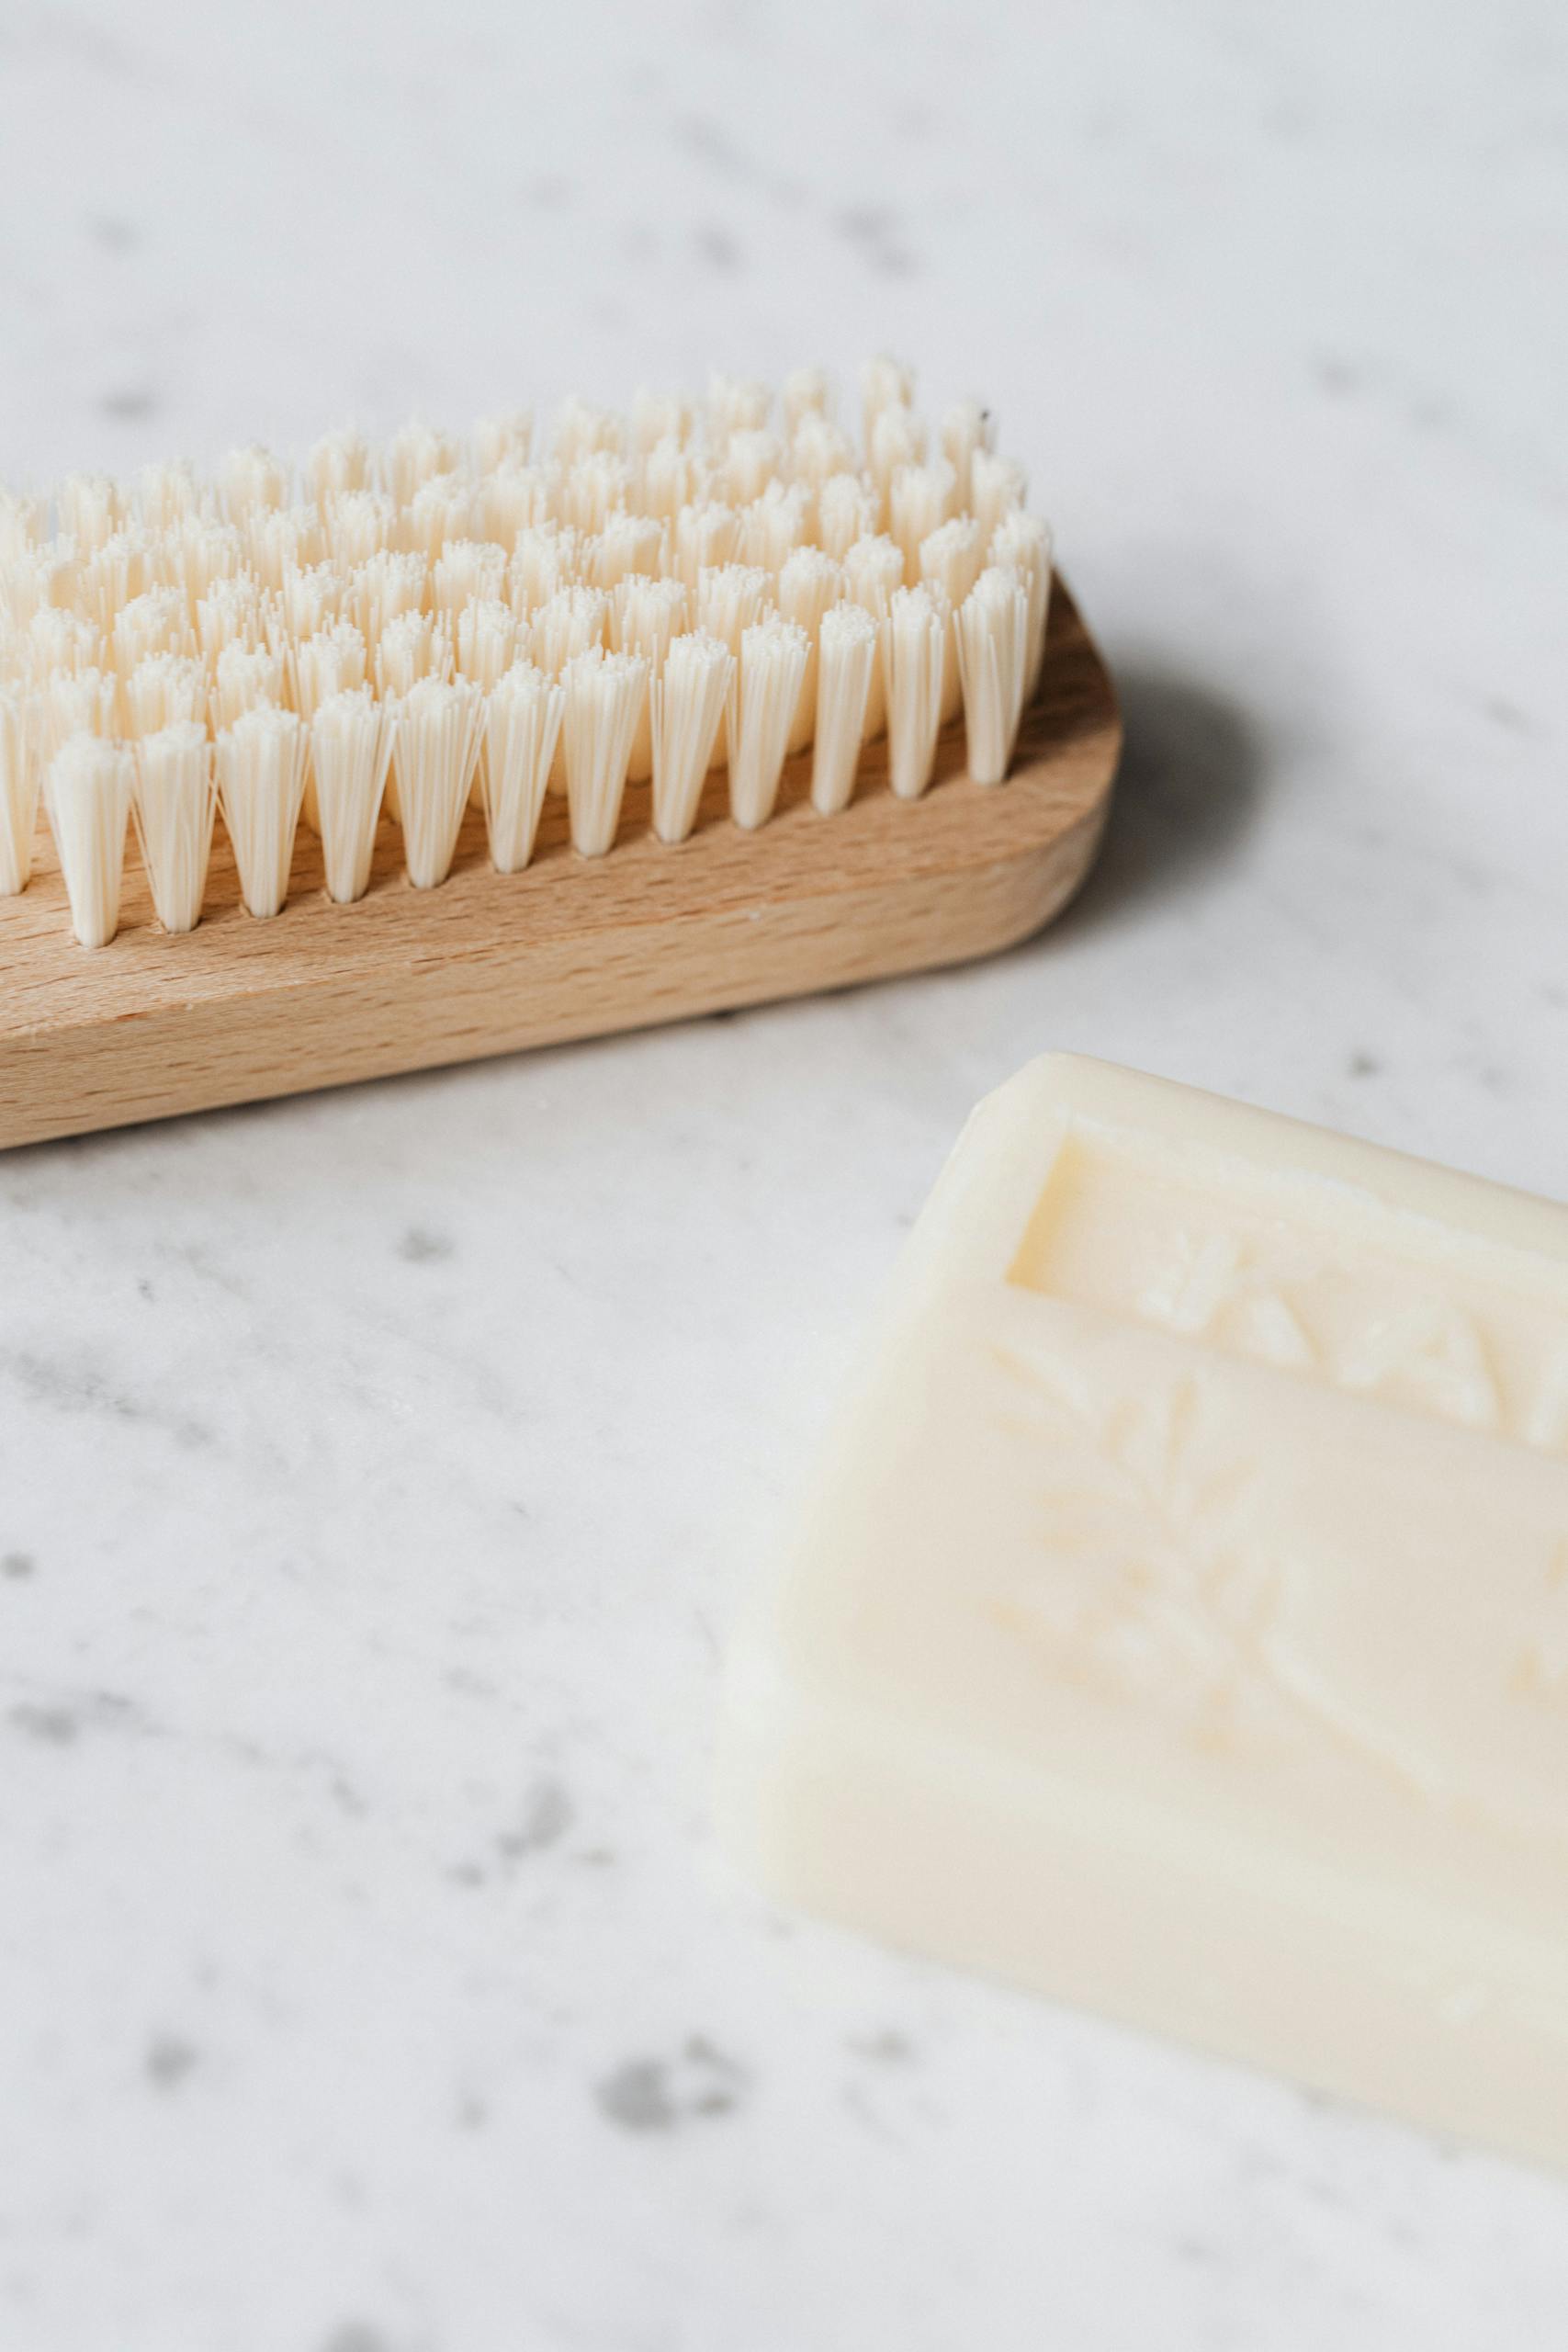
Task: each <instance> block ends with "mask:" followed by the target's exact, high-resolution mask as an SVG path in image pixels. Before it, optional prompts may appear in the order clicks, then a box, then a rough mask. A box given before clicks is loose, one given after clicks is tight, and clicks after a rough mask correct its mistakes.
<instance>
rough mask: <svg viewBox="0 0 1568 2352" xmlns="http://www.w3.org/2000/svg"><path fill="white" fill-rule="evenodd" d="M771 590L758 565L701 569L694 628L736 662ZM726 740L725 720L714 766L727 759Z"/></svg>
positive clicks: (769, 575) (770, 582)
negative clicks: (748, 631) (716, 641)
mask: <svg viewBox="0 0 1568 2352" xmlns="http://www.w3.org/2000/svg"><path fill="white" fill-rule="evenodd" d="M772 593H773V574H772V573H771V572H768V571H763V570H762V569H761V566H760V565H759V564H747V563H720V564H715V565H713V566H711V567H709V568H705V570H703V571H699V572H698V574H697V595H696V616H697V627H698V628H701V629H705V630H706V631H707V633H708V635H709V636H710V637H716V638H717V639H718V641H719V643H720V644H721V645H724V646H728V649H729V650H730V652H731V653H733V654H734V656H735V658H736V661H737V662H739V659H740V640H741V639H742V638H743V637H744V636H745V634H746V631H747V630H748V629H749V628H751V626H752V625H753V623H754V622H756V621H757V620H759V619H760V618H761V615H762V611H763V608H764V607H765V606H766V605H767V604H768V601H769V599H770V597H771V595H772ZM728 739H729V725H728V718H727V719H726V721H725V723H724V725H723V726H722V727H721V728H720V729H719V730H718V741H717V743H716V746H715V749H714V761H715V764H716V765H721V764H722V763H723V762H724V761H725V760H726V759H727V758H728Z"/></svg>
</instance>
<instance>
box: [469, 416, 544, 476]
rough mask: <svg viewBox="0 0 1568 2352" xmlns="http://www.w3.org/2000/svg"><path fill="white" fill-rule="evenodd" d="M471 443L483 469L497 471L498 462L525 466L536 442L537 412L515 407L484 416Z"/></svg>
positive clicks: (486, 471)
mask: <svg viewBox="0 0 1568 2352" xmlns="http://www.w3.org/2000/svg"><path fill="white" fill-rule="evenodd" d="M468 443H469V447H471V449H472V451H473V457H474V463H475V465H476V466H477V467H478V468H479V471H480V473H484V474H489V473H494V471H495V470H496V469H497V467H499V466H525V465H526V464H527V462H528V453H529V451H530V450H531V449H532V447H533V446H534V412H533V410H532V409H531V408H513V409H507V410H506V411H504V413H502V414H500V415H497V416H481V417H480V418H479V422H478V424H476V425H475V426H474V429H473V431H472V432H471V433H470V434H469V435H468Z"/></svg>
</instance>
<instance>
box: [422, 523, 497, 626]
mask: <svg viewBox="0 0 1568 2352" xmlns="http://www.w3.org/2000/svg"><path fill="white" fill-rule="evenodd" d="M505 587H506V549H505V548H503V547H502V545H501V544H500V542H499V541H498V540H494V539H453V540H450V541H449V542H448V544H447V546H446V548H444V549H443V550H442V553H441V554H440V555H439V556H438V557H437V558H436V560H435V561H434V564H432V566H431V570H430V593H431V597H432V600H433V602H434V605H435V609H436V611H437V612H438V613H446V615H447V616H448V617H449V618H450V619H452V620H453V621H456V619H457V615H458V614H459V613H460V612H461V611H462V609H463V607H464V605H467V604H468V603H470V602H471V601H472V600H473V599H474V598H475V597H490V596H499V595H501V594H503V592H504V590H505Z"/></svg>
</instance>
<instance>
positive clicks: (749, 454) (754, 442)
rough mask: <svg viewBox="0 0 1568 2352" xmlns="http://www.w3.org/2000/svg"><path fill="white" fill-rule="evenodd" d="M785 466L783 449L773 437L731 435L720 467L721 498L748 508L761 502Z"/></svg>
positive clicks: (754, 433) (748, 432)
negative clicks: (724, 497)
mask: <svg viewBox="0 0 1568 2352" xmlns="http://www.w3.org/2000/svg"><path fill="white" fill-rule="evenodd" d="M783 464H784V445H783V443H782V442H781V441H780V440H779V437H778V435H777V434H776V433H764V432H761V431H758V432H752V431H750V430H748V431H746V432H742V433H732V434H731V435H730V436H729V444H728V448H727V449H726V450H725V452H724V456H723V458H722V460H721V461H720V466H719V477H720V480H721V481H722V483H723V487H724V494H725V496H726V498H728V500H729V501H730V503H732V504H733V505H736V506H749V505H750V503H751V501H752V500H753V499H754V498H761V495H762V492H763V491H764V490H766V489H767V487H768V485H769V484H770V482H772V481H774V480H775V478H776V477H777V475H778V473H779V470H780V469H781V467H782V466H783Z"/></svg>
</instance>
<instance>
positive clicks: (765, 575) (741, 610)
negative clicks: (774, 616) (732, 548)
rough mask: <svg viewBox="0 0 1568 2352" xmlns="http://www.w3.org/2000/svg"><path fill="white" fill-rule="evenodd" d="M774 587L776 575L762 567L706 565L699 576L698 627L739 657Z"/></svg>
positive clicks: (749, 565) (722, 564)
mask: <svg viewBox="0 0 1568 2352" xmlns="http://www.w3.org/2000/svg"><path fill="white" fill-rule="evenodd" d="M772 593H773V575H772V573H771V572H767V571H763V570H762V569H761V566H760V565H758V564H749V563H720V564H714V565H710V566H705V568H704V569H703V570H702V571H700V572H699V573H698V574H697V607H696V609H697V627H698V628H705V629H706V630H707V632H708V634H709V636H710V637H716V638H717V639H719V641H720V642H721V643H722V644H724V645H728V648H729V650H730V651H731V653H736V654H738V653H739V650H740V639H741V637H742V635H743V634H744V632H745V631H746V630H747V629H749V628H750V627H751V625H752V623H753V622H754V621H755V620H757V618H758V617H759V616H760V615H761V610H762V607H763V605H765V604H766V603H767V601H768V598H769V596H770V595H771V594H772Z"/></svg>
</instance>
